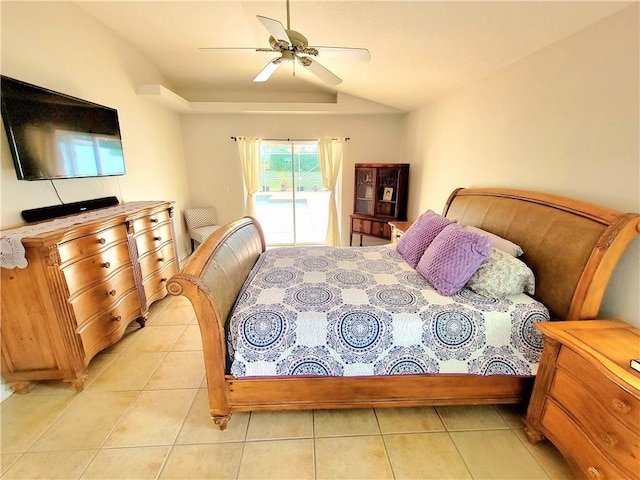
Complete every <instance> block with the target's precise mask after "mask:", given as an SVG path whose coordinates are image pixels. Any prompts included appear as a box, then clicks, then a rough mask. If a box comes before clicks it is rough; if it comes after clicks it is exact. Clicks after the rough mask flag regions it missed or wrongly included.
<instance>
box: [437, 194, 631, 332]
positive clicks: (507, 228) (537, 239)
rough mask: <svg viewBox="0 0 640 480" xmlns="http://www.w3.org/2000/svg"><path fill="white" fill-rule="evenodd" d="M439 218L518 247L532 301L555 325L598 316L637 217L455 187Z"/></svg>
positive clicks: (549, 198) (560, 200)
mask: <svg viewBox="0 0 640 480" xmlns="http://www.w3.org/2000/svg"><path fill="white" fill-rule="evenodd" d="M443 215H445V216H447V217H449V218H455V219H457V220H458V223H459V224H460V225H463V226H466V225H474V226H476V227H479V228H482V229H484V230H487V231H489V232H492V233H494V234H496V235H499V236H501V237H504V238H507V239H509V240H511V241H512V242H515V243H517V244H518V245H520V246H521V247H522V249H523V250H524V255H523V256H522V260H524V262H525V263H526V264H527V265H529V267H530V268H531V269H532V270H533V272H534V274H535V278H536V294H535V297H536V298H537V299H538V300H540V301H541V302H542V303H544V304H545V305H546V306H547V308H548V309H549V311H550V312H551V316H552V318H554V319H558V320H567V319H592V318H596V317H597V315H598V310H599V309H600V303H601V302H602V297H603V295H604V293H605V290H606V286H607V284H608V282H609V278H610V277H611V274H612V273H613V269H614V268H615V266H616V264H617V262H618V260H619V258H620V256H621V255H622V253H623V252H624V250H625V248H626V247H627V245H628V244H629V242H630V241H631V240H632V239H633V238H634V237H635V236H637V235H638V234H639V233H640V217H639V216H638V214H635V213H622V212H618V211H615V210H611V209H608V208H604V207H600V206H597V205H593V204H589V203H585V202H580V201H577V200H572V199H569V198H564V197H560V196H555V195H547V194H543V193H536V192H527V191H523V190H510V189H488V188H460V189H457V190H454V192H453V193H452V194H451V195H450V196H449V199H448V200H447V203H446V205H445V207H444V212H443Z"/></svg>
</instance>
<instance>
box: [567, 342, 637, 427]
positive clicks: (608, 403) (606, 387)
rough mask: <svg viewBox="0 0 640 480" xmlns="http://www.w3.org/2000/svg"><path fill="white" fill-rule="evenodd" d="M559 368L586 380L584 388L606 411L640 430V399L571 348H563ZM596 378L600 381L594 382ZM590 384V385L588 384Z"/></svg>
mask: <svg viewBox="0 0 640 480" xmlns="http://www.w3.org/2000/svg"><path fill="white" fill-rule="evenodd" d="M558 368H563V369H565V370H567V371H568V372H570V373H571V376H572V377H574V378H580V379H584V382H582V385H583V387H584V388H585V389H586V390H587V391H588V392H589V393H590V394H591V395H592V396H593V398H597V399H598V400H599V401H600V403H601V404H602V405H603V406H604V408H605V410H606V411H607V412H609V413H610V414H611V415H613V416H614V417H615V418H617V419H618V420H620V421H621V422H622V423H624V424H625V425H627V426H628V427H629V428H631V429H632V430H634V431H639V430H640V399H639V398H637V397H635V396H634V395H632V394H631V393H629V392H628V391H626V390H624V389H623V388H622V387H620V386H618V385H617V384H615V383H613V382H612V381H609V380H608V379H607V378H606V377H605V376H604V375H601V374H600V373H599V372H598V371H597V370H596V369H595V367H594V366H593V365H592V364H591V363H590V362H588V361H586V360H585V359H584V358H582V357H581V356H580V355H578V354H577V353H575V352H574V351H573V350H571V349H570V348H566V347H563V348H561V349H560V354H559V355H558ZM594 376H597V377H598V381H592V380H593V378H594ZM587 382H588V383H587Z"/></svg>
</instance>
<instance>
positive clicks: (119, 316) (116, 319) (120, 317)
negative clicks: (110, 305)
mask: <svg viewBox="0 0 640 480" xmlns="http://www.w3.org/2000/svg"><path fill="white" fill-rule="evenodd" d="M112 320H113V321H114V322H119V321H120V320H122V315H118V316H117V317H113V318H112Z"/></svg>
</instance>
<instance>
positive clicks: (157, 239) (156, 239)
mask: <svg viewBox="0 0 640 480" xmlns="http://www.w3.org/2000/svg"><path fill="white" fill-rule="evenodd" d="M153 239H154V240H155V241H156V242H159V241H160V240H162V237H153Z"/></svg>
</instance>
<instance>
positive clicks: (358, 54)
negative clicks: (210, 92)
mask: <svg viewBox="0 0 640 480" xmlns="http://www.w3.org/2000/svg"><path fill="white" fill-rule="evenodd" d="M256 17H257V18H258V20H259V21H260V23H262V25H263V26H264V27H265V28H266V29H267V31H268V32H269V33H270V34H271V36H270V37H269V44H270V45H271V48H243V47H240V48H215V47H202V48H200V50H209V51H236V50H245V51H246V50H252V51H256V52H275V53H279V54H280V56H279V57H276V58H274V59H273V60H271V61H270V62H269V63H267V65H266V66H265V67H264V68H263V69H262V70H261V71H260V73H258V75H256V77H255V78H254V79H253V81H254V82H265V81H267V80H268V79H269V78H270V77H271V75H273V73H274V72H275V71H276V70H277V69H278V67H280V65H282V64H283V63H284V62H285V61H291V62H293V74H294V75H295V64H296V61H297V63H299V64H300V65H302V66H303V67H305V68H306V69H307V70H309V71H310V72H311V73H313V74H314V75H316V76H317V77H318V78H320V79H321V80H322V81H324V82H326V83H328V84H329V85H338V84H339V83H340V82H342V80H341V79H340V78H339V77H338V76H337V75H335V74H334V73H332V72H331V71H330V70H328V69H327V68H325V67H323V66H322V65H320V64H319V63H318V62H317V61H316V60H315V59H314V58H312V57H317V56H319V55H321V56H323V57H324V56H326V57H330V56H333V57H339V58H346V59H349V60H359V61H362V62H368V61H370V60H371V54H370V53H369V50H367V49H366V48H350V47H310V46H309V42H308V40H307V38H306V37H305V36H304V35H302V34H301V33H300V32H296V31H295V30H291V27H290V15H289V0H287V28H286V29H285V28H284V27H283V25H282V23H280V22H279V21H278V20H274V19H272V18H268V17H263V16H261V15H256Z"/></svg>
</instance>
